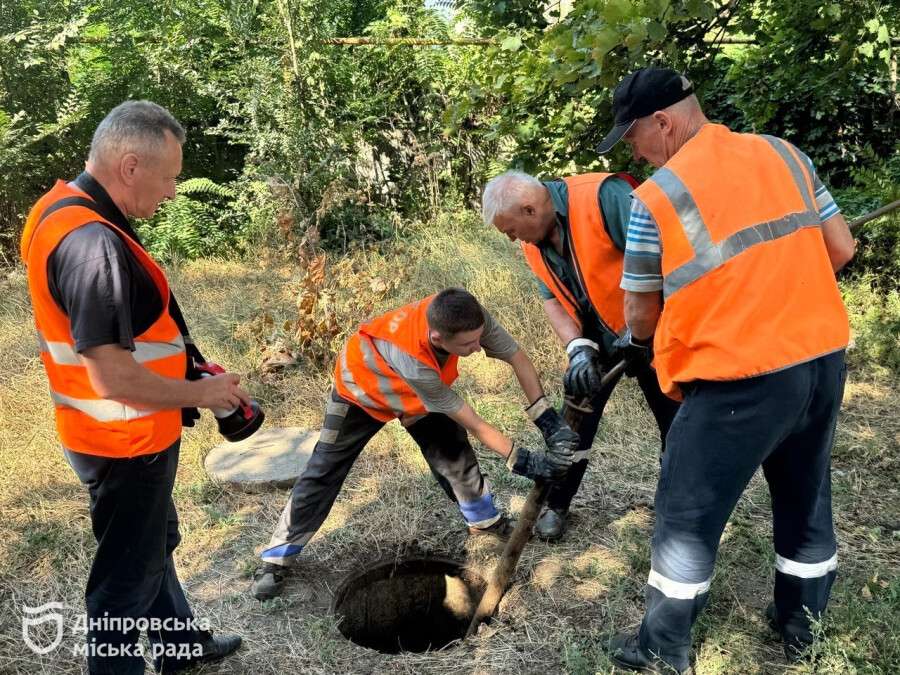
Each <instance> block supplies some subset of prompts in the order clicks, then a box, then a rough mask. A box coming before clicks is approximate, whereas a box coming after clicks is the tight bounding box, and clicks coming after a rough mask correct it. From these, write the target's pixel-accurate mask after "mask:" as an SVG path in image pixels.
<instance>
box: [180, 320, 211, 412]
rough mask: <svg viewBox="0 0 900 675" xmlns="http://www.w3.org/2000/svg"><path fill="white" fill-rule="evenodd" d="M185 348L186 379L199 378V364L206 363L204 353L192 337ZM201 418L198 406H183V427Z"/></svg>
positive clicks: (185, 344) (186, 340) (187, 340)
mask: <svg viewBox="0 0 900 675" xmlns="http://www.w3.org/2000/svg"><path fill="white" fill-rule="evenodd" d="M184 350H185V351H186V352H187V372H186V373H185V374H184V378H185V379H186V380H199V379H200V371H199V370H197V366H198V365H200V364H201V363H206V359H205V358H203V354H201V353H200V350H199V349H197V345H195V344H194V343H193V341H191V340H190V338H186V339H185V341H184ZM199 419H200V410H199V409H197V408H182V409H181V426H183V427H192V426H194V422H196V421H197V420H199Z"/></svg>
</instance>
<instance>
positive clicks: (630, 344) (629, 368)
mask: <svg viewBox="0 0 900 675" xmlns="http://www.w3.org/2000/svg"><path fill="white" fill-rule="evenodd" d="M613 347H615V348H616V350H617V351H616V354H617V355H618V356H619V358H622V359H624V360H625V363H626V366H625V374H626V375H628V377H634V376H635V375H637V374H638V373H640V372H641V371H642V370H646V369H647V368H649V367H650V364H651V363H653V338H652V337H651V338H648V339H646V340H638V339H637V338H635V337H634V336H633V335H632V334H631V329H630V328H628V329H626V330H625V334H624V335H623V336H622V337H620V338H618V339H617V340H616V341H615V342H614V343H613Z"/></svg>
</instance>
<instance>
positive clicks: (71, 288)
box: [47, 173, 163, 352]
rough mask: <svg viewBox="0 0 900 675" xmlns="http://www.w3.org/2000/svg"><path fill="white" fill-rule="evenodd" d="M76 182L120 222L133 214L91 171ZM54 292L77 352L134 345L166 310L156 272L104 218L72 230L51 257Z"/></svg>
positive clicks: (100, 209) (107, 214) (49, 270)
mask: <svg viewBox="0 0 900 675" xmlns="http://www.w3.org/2000/svg"><path fill="white" fill-rule="evenodd" d="M74 182H75V185H76V186H77V187H78V188H80V189H81V190H84V191H85V192H86V193H87V194H88V195H89V196H90V197H91V199H93V200H94V201H95V202H96V203H97V207H98V212H99V213H100V214H101V215H102V216H103V217H104V218H107V219H108V220H109V221H110V222H112V223H113V224H115V225H116V226H118V227H121V226H122V224H123V223H124V226H125V228H127V229H130V225H129V224H128V219H127V218H126V217H125V215H124V214H123V213H122V212H121V211H120V210H119V209H118V207H116V205H115V203H114V202H113V201H112V199H110V197H109V195H108V194H107V192H106V190H104V189H103V187H102V186H101V185H100V184H99V183H98V182H97V181H96V180H94V178H93V177H92V176H90V174H88V173H83V174H81V175H80V176H79V177H78V178H77V179H76V180H75V181H74ZM47 278H48V282H49V286H50V294H51V295H52V296H53V299H54V300H56V302H57V304H58V305H59V306H60V307H61V308H62V310H63V311H64V312H65V313H66V315H67V316H68V317H69V323H70V324H71V330H72V337H73V338H74V340H75V351H77V352H83V351H84V350H85V349H89V348H90V347H97V346H99V345H107V344H115V345H120V346H121V347H123V348H124V349H130V350H132V351H133V350H134V338H135V336H137V335H141V334H142V333H144V332H145V331H146V330H147V329H148V328H149V327H150V326H151V325H152V324H153V323H154V322H155V321H156V320H157V319H158V318H159V315H160V313H161V312H162V311H163V298H162V297H160V293H159V289H158V288H157V287H156V284H154V283H153V279H152V278H151V277H150V274H149V273H148V272H147V270H146V269H145V268H144V267H143V265H142V264H141V263H140V262H139V261H138V259H137V258H136V257H135V255H134V254H133V253H132V252H131V249H130V248H129V247H128V245H127V244H126V243H125V241H124V240H123V239H122V238H121V237H120V236H119V235H118V234H117V233H116V232H114V231H113V230H111V229H110V228H109V227H107V226H106V225H104V224H103V223H100V222H96V223H89V224H87V225H84V226H83V227H79V228H78V229H77V230H74V231H73V232H71V233H69V234H68V235H67V236H66V237H64V238H63V240H62V241H61V242H60V244H59V246H57V248H56V250H55V251H53V253H51V254H50V258H49V259H48V261H47Z"/></svg>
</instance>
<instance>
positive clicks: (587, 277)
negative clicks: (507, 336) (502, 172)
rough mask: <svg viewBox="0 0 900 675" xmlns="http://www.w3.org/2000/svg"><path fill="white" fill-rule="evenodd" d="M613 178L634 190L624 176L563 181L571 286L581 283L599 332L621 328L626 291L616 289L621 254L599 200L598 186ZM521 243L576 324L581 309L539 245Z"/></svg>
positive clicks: (587, 176)
mask: <svg viewBox="0 0 900 675" xmlns="http://www.w3.org/2000/svg"><path fill="white" fill-rule="evenodd" d="M614 177H615V178H621V179H622V180H625V181H626V182H628V183H629V184H630V185H632V187H636V186H637V181H635V180H634V178H632V177H631V176H629V175H628V174H624V173H617V174H611V173H588V174H582V175H579V176H569V177H567V178H565V179H564V180H565V183H566V188H567V191H568V202H569V211H568V214H567V215H568V221H569V245H570V249H571V254H572V263H573V268H574V271H575V276H576V282H577V283H578V284H580V285H581V288H582V290H583V291H584V295H585V296H586V297H587V299H588V302H589V303H590V305H591V308H592V309H593V313H594V315H595V316H596V318H597V320H598V321H599V322H600V324H601V328H603V329H604V330H605V331H607V332H610V333H615V334H620V333H621V332H622V330H623V329H624V328H625V310H624V299H625V293H624V291H623V290H622V289H621V288H620V286H619V284H620V282H621V281H622V268H623V263H624V254H623V252H622V251H620V250H619V249H618V248H617V247H616V245H615V243H614V242H613V240H612V239H611V238H610V236H609V233H608V232H607V229H606V224H605V222H604V220H603V210H602V208H601V206H600V201H599V199H600V197H599V195H600V188H601V186H602V185H603V183H604V182H605V181H606V180H608V179H609V178H614ZM520 245H521V247H522V250H523V252H524V253H525V260H526V262H527V263H528V266H529V267H530V268H531V271H532V272H533V273H534V275H535V276H536V277H537V278H538V279H540V280H541V281H542V282H543V283H544V285H545V286H547V288H548V289H549V290H550V292H551V293H553V297H554V298H556V300H557V301H558V302H559V303H560V305H562V307H563V309H564V310H565V311H566V313H567V314H568V315H569V316H570V317H571V318H572V319H573V320H574V321H575V322H576V323H578V324H579V326H581V321H582V317H581V308H579V307H577V306H576V302H575V297H574V295H573V294H572V292H571V291H570V290H569V289H568V288H566V287H565V286H564V285H563V284H562V282H561V281H560V279H559V277H557V276H556V274H554V272H553V270H552V269H551V268H550V266H549V265H548V264H547V261H546V260H545V259H544V256H543V254H542V253H541V249H540V247H538V246H536V245H534V244H528V243H526V242H520ZM582 330H584V329H583V327H582Z"/></svg>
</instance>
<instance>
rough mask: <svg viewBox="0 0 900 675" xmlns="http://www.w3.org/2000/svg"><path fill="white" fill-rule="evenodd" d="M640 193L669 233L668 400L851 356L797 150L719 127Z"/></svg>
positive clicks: (664, 236)
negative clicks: (690, 386) (845, 353)
mask: <svg viewBox="0 0 900 675" xmlns="http://www.w3.org/2000/svg"><path fill="white" fill-rule="evenodd" d="M634 194H635V196H636V197H637V198H638V199H639V200H640V201H641V202H642V203H643V205H644V206H645V207H646V208H647V209H648V210H649V211H650V213H651V215H652V216H653V219H654V221H655V222H656V224H657V226H658V227H659V232H660V242H661V248H662V272H663V294H664V296H665V303H664V305H663V310H662V314H661V315H660V318H659V322H658V324H657V327H656V334H655V337H654V352H655V359H654V365H655V367H656V373H657V376H658V378H659V382H660V387H661V388H662V390H663V391H664V392H665V393H667V394H669V395H670V396H673V397H678V396H679V391H678V384H679V383H686V382H692V381H695V380H739V379H743V378H747V377H754V376H756V375H762V374H765V373H770V372H773V371H776V370H781V369H784V368H789V367H791V366H793V365H796V364H799V363H803V362H805V361H809V360H812V359H815V358H818V357H819V356H823V355H825V354H829V353H832V352H835V351H838V350H841V349H844V348H845V347H846V346H847V342H848V341H849V323H848V320H847V313H846V310H845V309H844V305H843V301H842V299H841V295H840V290H839V289H838V286H837V282H836V280H835V276H834V271H833V269H832V266H831V261H830V258H829V256H828V250H827V247H826V245H825V240H824V237H823V233H822V228H821V223H820V220H819V216H818V212H817V209H816V202H815V192H814V188H813V177H812V173H811V172H810V171H808V170H807V168H806V166H805V164H804V162H803V159H802V156H801V155H800V153H799V151H797V150H796V149H795V148H794V147H793V146H791V145H790V144H789V143H788V142H786V141H783V140H781V139H778V138H774V137H772V136H757V135H753V134H737V133H733V132H731V131H730V130H729V129H727V128H726V127H724V126H722V125H717V124H707V125H705V126H704V127H703V128H702V129H701V130H700V132H698V133H697V134H696V135H695V136H694V137H693V138H692V139H691V140H689V141H688V142H687V143H686V144H685V145H684V146H683V147H682V148H681V149H680V150H679V151H678V152H677V153H676V154H675V155H674V156H673V157H672V158H671V159H670V160H669V161H668V162H667V163H666V165H665V166H664V167H662V168H660V169H658V170H657V171H656V172H655V173H654V174H653V176H651V178H650V179H649V180H647V181H646V182H645V183H643V184H642V185H641V186H640V187H638V188H637V189H636V190H635V192H634Z"/></svg>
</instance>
